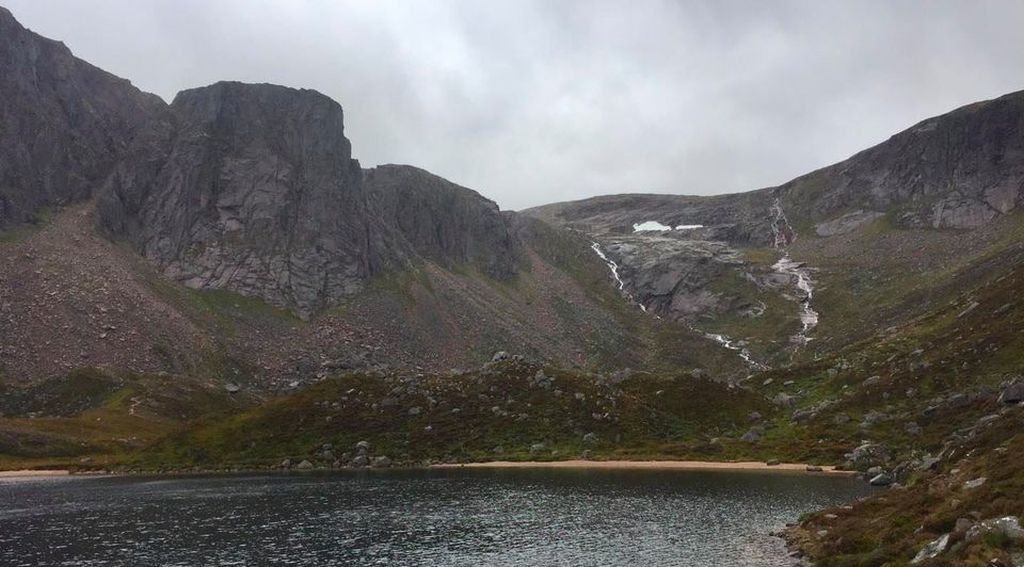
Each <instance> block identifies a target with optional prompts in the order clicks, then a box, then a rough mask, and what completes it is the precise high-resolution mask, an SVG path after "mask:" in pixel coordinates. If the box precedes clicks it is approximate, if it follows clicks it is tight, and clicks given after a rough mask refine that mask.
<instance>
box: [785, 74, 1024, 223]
mask: <svg viewBox="0 0 1024 567" xmlns="http://www.w3.org/2000/svg"><path fill="white" fill-rule="evenodd" d="M780 192H781V193H782V194H783V195H784V201H785V203H786V206H787V209H789V210H791V211H792V216H793V217H794V218H798V219H807V220H810V221H813V222H815V223H822V222H827V221H829V220H832V219H835V218H837V217H839V216H840V215H845V214H850V213H858V212H859V213H861V214H863V213H864V211H869V212H871V211H873V212H887V213H892V214H893V215H894V217H895V218H896V220H897V222H898V223H899V224H900V225H902V226H907V227H926V226H927V227H933V228H961V229H962V228H975V227H978V226H981V225H984V224H986V223H988V222H991V221H992V220H993V219H995V218H996V217H998V216H1000V215H1005V214H1007V213H1009V212H1011V211H1013V210H1015V209H1016V208H1017V207H1018V206H1019V205H1020V203H1021V202H1022V200H1024V91H1020V92H1016V93H1011V94H1007V95H1005V96H1002V97H999V98H997V99H994V100H989V101H983V102H978V103H975V104H971V105H968V106H965V107H962V108H959V109H957V110H954V111H952V112H949V113H947V114H943V115H941V116H936V117H934V118H929V119H928V120H925V121H923V122H920V123H918V124H916V125H914V126H913V127H911V128H909V129H907V130H905V131H903V132H900V133H899V134H896V135H894V136H893V137H891V138H890V139H889V140H887V141H885V142H883V143H881V144H878V145H877V146H874V147H872V148H869V149H867V150H864V151H863V152H860V153H858V154H856V155H854V156H853V157H851V158H850V159H848V160H846V161H843V162H841V163H838V164H835V165H832V166H829V167H826V168H824V169H821V170H818V171H815V172H813V173H810V174H808V175H805V176H803V177H799V178H797V179H795V180H793V181H791V182H789V183H787V184H785V185H783V186H782V187H780Z"/></svg>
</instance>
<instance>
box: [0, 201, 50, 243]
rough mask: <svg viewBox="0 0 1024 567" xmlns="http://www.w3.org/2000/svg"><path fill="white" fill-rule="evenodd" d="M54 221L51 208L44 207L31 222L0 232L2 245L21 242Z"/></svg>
mask: <svg viewBox="0 0 1024 567" xmlns="http://www.w3.org/2000/svg"><path fill="white" fill-rule="evenodd" d="M52 220H53V211H52V210H50V208H49V207H43V208H41V209H39V210H38V211H36V212H35V213H34V214H33V215H32V220H30V221H29V222H27V223H23V224H19V225H15V226H13V227H11V228H8V229H7V230H3V231H0V244H15V243H18V242H21V241H23V240H25V239H26V238H28V237H30V236H32V235H33V234H35V233H37V232H39V231H40V230H42V229H43V228H45V227H46V225H48V224H50V221H52Z"/></svg>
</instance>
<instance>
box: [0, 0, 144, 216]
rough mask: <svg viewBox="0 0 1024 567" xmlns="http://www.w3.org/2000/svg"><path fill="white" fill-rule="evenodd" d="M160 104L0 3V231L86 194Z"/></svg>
mask: <svg viewBox="0 0 1024 567" xmlns="http://www.w3.org/2000/svg"><path fill="white" fill-rule="evenodd" d="M163 106H164V102H163V101H161V100H160V99H159V98H158V97H156V96H154V95H150V94H146V93H143V92H142V91H140V90H139V89H137V88H135V87H133V86H132V84H131V83H129V82H128V81H126V80H124V79H120V78H117V77H115V76H113V75H111V74H109V73H107V72H105V71H103V70H101V69H98V68H96V67H93V66H92V65H89V64H88V63H86V62H84V61H82V60H80V59H77V58H75V57H74V56H73V55H72V54H71V51H70V50H69V49H68V48H67V47H66V46H65V45H64V44H63V43H60V42H58V41H53V40H50V39H46V38H44V37H41V36H39V35H37V34H35V33H33V32H31V31H29V30H26V29H25V28H24V27H22V26H21V24H19V23H18V22H17V21H16V20H15V19H14V17H13V16H12V15H11V13H10V12H8V11H7V10H6V9H4V8H2V7H0V230H3V229H5V228H8V227H11V226H13V225H16V224H20V223H24V222H32V221H33V220H34V219H36V218H37V216H38V215H39V213H40V211H41V210H42V209H43V208H44V207H53V206H59V205H64V204H67V203H71V202H75V201H80V200H83V199H86V198H88V197H89V196H90V195H92V193H93V190H94V188H95V187H96V186H97V185H98V184H99V183H100V182H101V181H102V180H103V178H104V177H105V176H106V175H107V174H108V173H109V171H110V168H111V167H112V166H113V165H114V163H115V162H116V161H117V159H118V158H119V157H120V154H121V152H122V151H123V150H124V148H125V147H126V145H127V143H128V140H130V139H131V137H132V136H133V135H134V134H135V132H136V131H137V129H138V128H139V127H140V126H141V125H142V124H143V123H144V122H145V121H146V120H148V118H149V117H150V116H151V115H152V113H154V112H156V111H158V110H159V109H160V108H162V107H163Z"/></svg>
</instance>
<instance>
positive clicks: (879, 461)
mask: <svg viewBox="0 0 1024 567" xmlns="http://www.w3.org/2000/svg"><path fill="white" fill-rule="evenodd" d="M846 458H847V459H849V460H850V463H851V464H852V465H853V468H855V469H857V470H866V469H867V468H868V467H872V466H875V465H883V464H885V463H887V462H888V461H889V459H891V458H892V453H891V452H890V451H889V448H888V447H886V446H885V445H880V444H878V443H863V444H861V445H860V446H858V447H857V448H856V449H854V450H853V451H851V452H850V453H847V455H846Z"/></svg>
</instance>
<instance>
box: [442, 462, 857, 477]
mask: <svg viewBox="0 0 1024 567" xmlns="http://www.w3.org/2000/svg"><path fill="white" fill-rule="evenodd" d="M431 467H432V468H449V469H450V468H474V469H478V468H493V469H527V468H537V469H650V470H682V471H769V472H772V471H775V472H787V473H806V474H819V475H842V476H849V475H855V474H857V473H856V471H842V470H837V469H836V468H835V467H833V466H823V467H820V468H821V470H808V466H807V465H805V464H800V463H779V464H777V465H769V464H768V463H763V462H758V461H739V462H724V461H584V460H569V461H488V462H482V463H462V464H439V465H431Z"/></svg>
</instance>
